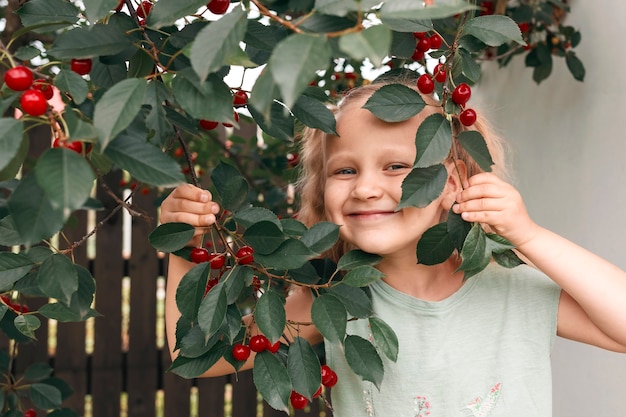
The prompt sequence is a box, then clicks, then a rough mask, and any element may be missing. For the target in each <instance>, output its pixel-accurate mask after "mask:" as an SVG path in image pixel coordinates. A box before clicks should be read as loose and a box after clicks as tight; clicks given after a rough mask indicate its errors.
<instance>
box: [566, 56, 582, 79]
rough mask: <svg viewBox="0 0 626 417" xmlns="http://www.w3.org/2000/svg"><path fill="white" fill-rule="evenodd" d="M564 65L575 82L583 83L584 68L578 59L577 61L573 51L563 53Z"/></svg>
mask: <svg viewBox="0 0 626 417" xmlns="http://www.w3.org/2000/svg"><path fill="white" fill-rule="evenodd" d="M565 63H566V64H567V69H569V71H570V72H571V73H572V76H573V77H574V79H575V80H578V81H583V80H584V79H585V66H584V65H583V63H582V62H581V61H580V59H578V57H577V56H576V53H575V52H574V51H567V52H566V53H565Z"/></svg>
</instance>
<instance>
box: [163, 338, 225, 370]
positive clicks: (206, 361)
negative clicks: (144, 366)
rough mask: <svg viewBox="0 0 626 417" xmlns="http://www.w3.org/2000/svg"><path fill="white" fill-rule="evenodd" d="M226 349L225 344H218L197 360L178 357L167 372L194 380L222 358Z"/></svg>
mask: <svg viewBox="0 0 626 417" xmlns="http://www.w3.org/2000/svg"><path fill="white" fill-rule="evenodd" d="M227 349H228V345H227V344H226V343H221V342H219V343H216V344H215V346H213V347H212V348H211V349H210V350H209V351H208V352H207V353H205V354H204V355H202V356H200V357H197V358H192V359H190V358H185V357H184V356H180V355H179V356H178V357H177V358H176V359H174V362H172V365H171V366H170V368H169V371H171V372H172V373H173V374H176V375H178V376H182V377H183V378H187V379H191V378H196V377H198V376H200V375H202V374H203V373H204V372H206V371H207V370H208V369H209V368H210V367H212V366H213V365H215V363H216V362H217V361H218V360H220V359H221V358H222V356H224V353H225V352H226V350H227Z"/></svg>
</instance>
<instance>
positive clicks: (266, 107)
mask: <svg viewBox="0 0 626 417" xmlns="http://www.w3.org/2000/svg"><path fill="white" fill-rule="evenodd" d="M278 96H279V90H278V84H277V83H276V82H275V81H274V76H273V75H272V67H271V66H270V65H269V64H267V65H266V66H265V69H264V70H263V71H262V72H261V74H260V75H259V77H258V78H257V80H256V82H255V83H254V86H253V87H252V91H251V92H250V102H249V104H248V109H249V110H251V111H250V113H251V114H252V117H254V119H255V121H257V123H258V120H265V119H267V118H269V115H270V111H271V110H272V108H273V104H274V99H276V98H278ZM254 109H258V110H256V112H257V113H258V116H255V115H254V113H252V110H254ZM281 111H282V110H281ZM272 136H275V135H272Z"/></svg>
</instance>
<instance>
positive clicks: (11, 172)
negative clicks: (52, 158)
mask: <svg viewBox="0 0 626 417" xmlns="http://www.w3.org/2000/svg"><path fill="white" fill-rule="evenodd" d="M29 145H30V141H28V140H26V139H22V141H21V142H20V145H19V147H18V149H17V152H15V153H14V154H13V157H12V158H11V159H10V160H9V161H8V162H7V163H6V165H5V166H4V168H2V169H0V181H7V180H12V179H13V178H15V177H16V175H17V173H18V172H19V170H20V168H21V167H22V164H23V163H24V161H25V160H26V157H27V155H28V149H29V148H30V146H29ZM8 147H10V145H9V146H8ZM9 152H10V151H9ZM0 236H2V233H0ZM0 240H2V238H1V237H0Z"/></svg>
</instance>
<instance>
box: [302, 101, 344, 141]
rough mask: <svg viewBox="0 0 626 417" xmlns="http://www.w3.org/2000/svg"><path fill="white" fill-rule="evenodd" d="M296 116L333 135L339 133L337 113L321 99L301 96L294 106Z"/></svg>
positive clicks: (305, 122)
mask: <svg viewBox="0 0 626 417" xmlns="http://www.w3.org/2000/svg"><path fill="white" fill-rule="evenodd" d="M291 110H292V111H293V114H294V116H296V118H297V119H298V120H299V121H301V122H302V123H304V124H305V125H307V126H309V127H312V128H315V129H319V130H321V131H322V132H325V133H329V134H331V135H337V121H336V120H335V115H334V114H333V112H331V111H330V109H329V108H328V107H326V106H325V105H324V103H322V102H321V101H319V100H316V99H314V98H311V97H308V96H304V95H303V96H300V98H298V101H296V104H295V106H293V109H291Z"/></svg>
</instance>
